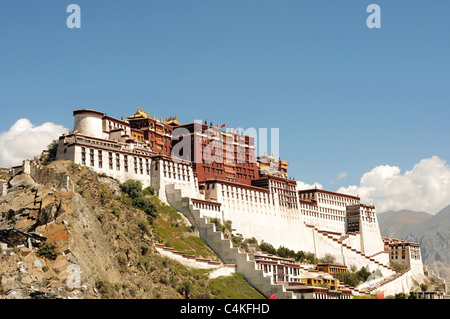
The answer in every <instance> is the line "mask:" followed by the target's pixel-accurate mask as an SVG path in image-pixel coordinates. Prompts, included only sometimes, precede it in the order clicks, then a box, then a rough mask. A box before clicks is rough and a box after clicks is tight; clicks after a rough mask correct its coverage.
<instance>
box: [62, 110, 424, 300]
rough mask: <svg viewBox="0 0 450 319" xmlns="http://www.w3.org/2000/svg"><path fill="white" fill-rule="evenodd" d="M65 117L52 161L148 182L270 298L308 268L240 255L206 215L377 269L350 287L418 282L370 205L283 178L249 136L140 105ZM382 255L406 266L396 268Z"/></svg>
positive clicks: (405, 250) (415, 258) (247, 233)
mask: <svg viewBox="0 0 450 319" xmlns="http://www.w3.org/2000/svg"><path fill="white" fill-rule="evenodd" d="M73 115H74V128H73V131H72V132H70V133H69V134H65V135H63V136H61V137H60V138H59V144H58V152H57V160H70V161H73V162H75V163H77V164H80V165H84V166H88V167H91V168H92V169H93V170H95V171H96V172H98V173H104V174H106V175H108V176H111V177H114V178H116V179H118V180H119V181H120V182H124V181H126V180H129V179H134V180H139V181H141V182H142V184H143V185H144V187H146V186H152V187H153V188H154V189H155V192H156V194H157V195H158V197H159V198H160V199H161V200H162V201H163V202H165V203H168V204H170V205H172V206H173V207H175V208H176V209H177V210H178V211H179V212H181V213H183V214H184V215H185V216H186V217H187V218H188V219H189V220H190V221H191V222H192V223H195V224H196V226H197V228H198V229H199V232H200V236H201V237H202V238H203V239H204V240H205V241H206V242H207V243H208V245H209V246H210V247H211V248H212V249H213V250H214V251H215V252H216V253H217V254H218V255H219V257H220V258H221V260H223V261H224V263H226V262H230V263H234V264H236V265H237V271H239V272H241V273H242V274H243V275H244V277H245V278H246V279H247V280H248V281H249V282H250V283H251V284H252V285H253V286H255V287H258V289H259V290H260V291H263V292H264V293H265V295H266V296H268V295H270V294H271V293H273V291H276V292H278V295H279V296H280V297H281V296H285V297H286V298H291V297H292V298H296V296H297V297H298V296H299V295H298V294H296V290H295V289H294V288H295V287H296V286H295V283H299V282H301V281H302V277H304V278H307V277H308V278H310V277H311V272H308V269H304V268H302V267H301V266H299V265H298V264H296V263H293V262H292V261H291V260H288V259H285V260H283V259H282V258H275V257H274V256H258V257H256V256H249V255H248V254H243V256H244V257H241V255H242V254H241V255H238V254H239V251H236V250H237V248H233V247H232V245H230V242H229V241H228V242H226V241H225V240H224V238H223V235H221V234H217V233H218V232H214V229H211V227H213V226H212V224H208V223H207V222H206V220H207V218H218V219H220V220H222V221H226V220H230V221H231V222H232V226H233V231H234V232H236V233H238V234H241V235H242V236H243V237H244V238H252V237H254V238H256V239H257V240H258V242H261V241H264V242H266V243H270V244H272V245H273V246H274V247H279V246H284V247H287V248H289V249H292V250H294V251H299V250H302V251H305V252H312V253H314V254H315V255H316V256H317V257H318V258H322V257H324V256H326V255H332V256H334V258H335V263H334V264H336V265H334V266H333V265H328V266H329V268H332V267H334V268H333V269H342V268H345V269H350V267H357V268H358V269H359V268H361V267H368V269H369V271H370V272H376V273H378V274H380V277H378V278H376V279H374V280H373V281H372V282H371V283H367V285H366V286H365V287H358V288H359V291H360V292H361V291H363V290H364V289H365V290H366V291H380V292H381V291H383V292H384V293H385V294H395V293H399V292H404V293H409V292H410V289H411V287H412V285H413V284H414V283H415V284H417V283H420V282H421V281H422V280H423V276H424V273H423V266H422V259H421V254H420V247H419V245H418V244H416V243H408V242H403V241H400V240H396V239H390V238H382V237H381V234H380V229H379V226H378V221H377V214H376V211H375V207H374V206H373V205H368V204H364V203H361V201H360V198H359V197H357V196H351V195H346V194H340V193H335V192H331V191H327V190H323V189H317V188H314V189H300V188H299V186H298V183H297V182H296V181H295V180H293V179H290V178H288V175H287V169H288V165H289V163H288V162H286V161H283V160H282V159H280V158H274V157H273V156H271V155H261V156H257V155H256V154H255V146H254V137H252V136H249V135H245V134H243V132H239V131H237V130H233V129H224V128H223V126H222V127H220V125H219V124H213V123H207V122H203V123H198V122H194V123H189V124H181V123H179V121H178V118H177V117H176V116H175V117H174V116H170V117H169V118H166V119H165V120H163V119H162V118H157V117H156V116H154V115H153V116H151V115H149V114H148V113H147V112H145V111H144V110H143V109H142V108H140V109H138V110H137V112H136V113H135V114H134V115H132V116H129V117H127V118H126V119H123V118H122V119H116V118H112V117H110V116H108V115H106V114H105V113H103V112H99V111H95V110H90V109H78V110H76V111H74V112H73ZM208 227H209V228H208ZM391 262H395V263H397V264H400V265H402V266H403V267H404V269H406V270H404V271H401V272H396V271H395V270H394V269H393V268H391V266H390V264H391ZM254 271H259V273H260V272H262V275H261V276H259V275H253V272H254ZM316 272H317V270H316ZM313 277H314V276H313ZM280 283H283V285H281V286H282V287H281V288H280V287H278V288H276V289H275V290H274V288H273V286H274V285H276V284H280ZM258 285H259V286H258ZM278 286H280V285H278ZM265 287H266V288H265ZM267 287H268V288H267ZM270 287H272V288H270ZM299 289H300V288H299ZM318 289H319V288H318ZM336 289H337V288H336ZM374 289H375V290H374ZM352 293H353V294H357V293H358V290H357V289H355V290H354V291H352Z"/></svg>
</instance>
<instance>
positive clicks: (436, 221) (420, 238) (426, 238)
mask: <svg viewBox="0 0 450 319" xmlns="http://www.w3.org/2000/svg"><path fill="white" fill-rule="evenodd" d="M449 239H450V205H449V206H447V207H445V208H444V209H442V210H441V211H440V212H438V213H437V214H436V215H434V216H433V217H432V218H429V219H428V220H426V221H424V222H422V223H420V224H418V225H417V226H416V227H415V228H414V229H413V230H412V231H411V232H410V233H409V234H408V235H407V236H406V237H405V240H407V241H413V242H418V243H419V244H420V247H421V252H422V258H423V260H424V262H425V263H427V262H431V261H444V262H450V250H449Z"/></svg>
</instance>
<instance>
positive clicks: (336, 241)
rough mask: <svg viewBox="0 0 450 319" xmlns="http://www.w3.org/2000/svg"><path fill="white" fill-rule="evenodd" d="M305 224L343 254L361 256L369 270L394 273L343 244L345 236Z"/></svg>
mask: <svg viewBox="0 0 450 319" xmlns="http://www.w3.org/2000/svg"><path fill="white" fill-rule="evenodd" d="M305 225H306V227H309V228H311V229H313V231H314V232H315V233H316V234H317V235H318V236H321V237H322V238H323V239H325V240H328V241H332V242H333V243H334V244H335V245H337V247H339V248H340V250H341V251H342V254H343V255H344V256H347V257H353V258H355V257H356V258H358V259H360V258H363V261H364V263H366V264H367V265H369V269H370V270H374V269H380V270H381V271H382V272H383V275H384V276H391V275H394V274H395V273H396V271H395V270H394V269H393V268H391V267H389V266H387V265H384V264H382V263H380V262H379V261H378V260H376V259H374V258H373V256H367V255H365V254H364V253H362V252H361V251H359V250H357V249H355V248H352V247H351V246H349V245H347V244H345V243H344V242H343V238H345V236H344V237H341V238H339V239H338V238H336V237H335V236H332V235H330V234H328V233H327V232H326V231H323V230H319V229H317V228H316V227H315V226H313V225H308V224H305Z"/></svg>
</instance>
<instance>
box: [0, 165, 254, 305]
mask: <svg viewBox="0 0 450 319" xmlns="http://www.w3.org/2000/svg"><path fill="white" fill-rule="evenodd" d="M30 175H31V176H29V175H26V174H19V175H16V176H14V177H12V178H11V179H10V180H9V181H8V192H7V194H6V196H4V197H3V198H1V199H0V242H1V243H2V252H1V255H0V297H1V298H164V299H166V298H171V299H174V298H222V297H226V296H228V295H229V291H225V290H224V289H225V287H227V286H228V284H227V279H226V278H225V279H224V278H218V279H210V278H209V276H208V271H207V270H202V269H197V270H195V269H189V268H187V267H186V266H183V265H181V264H179V263H178V262H175V261H173V260H171V259H168V258H166V257H163V256H161V255H160V254H159V253H158V252H157V250H156V249H155V247H154V244H155V243H156V242H161V241H165V242H170V241H172V242H174V243H177V244H180V243H181V244H180V245H182V246H183V245H184V247H183V248H186V249H190V253H194V254H196V253H198V254H199V256H203V257H209V258H212V259H214V258H217V257H216V256H215V255H214V253H213V252H212V251H211V250H210V249H209V248H208V247H207V246H206V245H205V244H204V243H203V242H202V241H201V239H200V238H198V236H197V235H196V233H195V231H192V229H190V230H189V225H186V224H185V221H184V220H183V218H181V216H180V215H179V214H178V213H176V212H174V211H173V210H172V209H171V208H170V207H168V206H165V205H162V204H161V203H158V201H157V199H156V198H152V197H151V198H150V199H151V200H152V201H153V202H154V203H155V206H156V208H157V217H156V218H154V216H153V217H152V218H149V217H150V216H148V215H147V214H146V213H144V212H143V211H141V210H138V209H135V208H133V206H132V205H131V204H130V200H129V198H127V196H124V195H123V194H122V192H121V190H120V188H119V184H118V183H117V182H116V181H115V180H113V179H110V178H107V177H99V176H98V175H97V174H96V173H94V172H93V171H92V170H90V169H89V168H86V167H81V166H78V165H76V164H73V163H72V162H54V163H51V164H49V165H47V166H41V165H39V163H36V162H32V168H31V174H30ZM161 225H168V226H167V227H161ZM171 227H172V228H173V229H177V230H178V231H179V230H180V229H184V230H185V231H182V232H179V233H175V232H171V231H170V228H171ZM161 230H164V231H161ZM174 234H176V235H174ZM230 282H232V285H233V287H234V288H233V289H234V291H235V293H234V294H233V295H232V296H233V298H241V297H242V298H244V297H245V298H249V297H250V298H258V297H261V295H259V294H258V293H257V292H256V291H255V290H254V289H252V288H251V287H250V286H249V285H248V284H247V282H246V281H245V280H243V278H242V277H239V276H232V278H230ZM219 283H220V284H219ZM217 287H224V288H223V289H219V288H217ZM241 291H242V292H243V295H240V294H239V292H241Z"/></svg>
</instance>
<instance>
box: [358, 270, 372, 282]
mask: <svg viewBox="0 0 450 319" xmlns="http://www.w3.org/2000/svg"><path fill="white" fill-rule="evenodd" d="M356 275H357V276H358V277H359V279H360V280H361V281H366V280H367V278H369V277H370V275H371V272H370V271H369V270H368V267H361V269H360V270H358V271H357V272H356Z"/></svg>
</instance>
